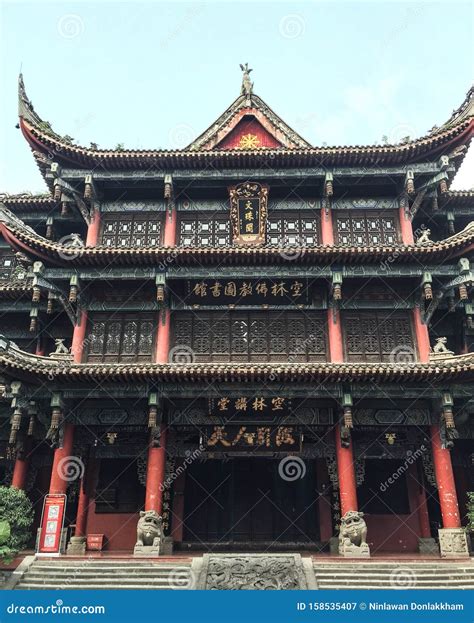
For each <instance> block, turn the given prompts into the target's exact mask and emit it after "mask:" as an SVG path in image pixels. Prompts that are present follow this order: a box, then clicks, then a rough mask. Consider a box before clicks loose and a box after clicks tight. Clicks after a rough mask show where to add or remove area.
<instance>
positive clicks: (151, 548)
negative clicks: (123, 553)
mask: <svg viewBox="0 0 474 623" xmlns="http://www.w3.org/2000/svg"><path fill="white" fill-rule="evenodd" d="M160 554H161V544H160V543H157V544H156V545H135V547H134V548H133V555H134V556H148V557H150V558H151V557H153V556H159V555H160Z"/></svg>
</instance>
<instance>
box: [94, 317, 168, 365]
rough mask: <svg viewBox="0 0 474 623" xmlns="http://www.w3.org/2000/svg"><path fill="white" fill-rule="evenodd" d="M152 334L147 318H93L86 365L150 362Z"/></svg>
mask: <svg viewBox="0 0 474 623" xmlns="http://www.w3.org/2000/svg"><path fill="white" fill-rule="evenodd" d="M155 334H156V320H155V317H154V316H153V315H151V314H138V313H136V314H113V313H112V314H95V315H94V316H93V317H92V318H91V322H90V325H89V331H88V335H87V338H86V349H85V351H86V353H85V354H86V361H88V362H91V363H94V362H101V363H107V362H132V363H133V362H140V361H151V359H152V355H153V346H154V342H155Z"/></svg>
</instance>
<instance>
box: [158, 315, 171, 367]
mask: <svg viewBox="0 0 474 623" xmlns="http://www.w3.org/2000/svg"><path fill="white" fill-rule="evenodd" d="M170 340H171V311H170V310H169V309H168V308H166V309H163V310H161V311H160V315H159V318H158V330H157V332H156V350H155V361H156V363H168V357H169V350H170Z"/></svg>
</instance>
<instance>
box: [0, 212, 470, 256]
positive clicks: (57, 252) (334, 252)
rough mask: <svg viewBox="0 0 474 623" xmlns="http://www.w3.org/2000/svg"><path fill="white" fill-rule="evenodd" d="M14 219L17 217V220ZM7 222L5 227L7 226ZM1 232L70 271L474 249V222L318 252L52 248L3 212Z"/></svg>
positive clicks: (448, 253)
mask: <svg viewBox="0 0 474 623" xmlns="http://www.w3.org/2000/svg"><path fill="white" fill-rule="evenodd" d="M12 216H13V215H12ZM2 221H3V222H2ZM0 231H1V232H2V234H3V236H4V238H5V239H6V240H7V242H8V243H9V244H11V246H13V247H16V248H17V249H19V250H20V251H23V252H26V253H30V254H33V255H36V256H38V257H40V258H41V259H43V260H44V259H49V260H50V261H52V262H53V263H56V264H63V265H64V264H68V265H101V266H103V265H110V264H115V265H116V264H120V265H159V264H160V263H165V265H166V264H168V263H169V261H170V258H172V262H173V264H174V265H195V264H206V265H207V264H208V265H215V264H219V265H234V264H238V265H248V264H286V263H292V264H318V263H321V262H324V263H329V262H342V261H344V262H346V263H358V262H380V261H381V260H384V259H387V258H392V259H391V262H394V263H401V262H410V261H413V260H415V259H417V260H420V261H432V262H435V261H440V260H446V259H449V258H452V257H457V256H459V255H462V254H466V253H469V252H471V251H472V250H473V249H474V221H473V222H471V223H470V224H469V225H468V226H467V227H465V228H464V229H463V230H462V231H461V232H459V233H456V234H454V235H453V236H451V237H450V238H446V239H445V240H442V241H440V242H435V243H433V244H429V245H391V246H389V245H384V246H365V247H354V246H349V245H348V246H342V245H325V246H316V247H275V246H268V245H267V246H262V247H241V246H233V247H222V248H221V247H218V248H207V247H142V248H125V249H124V248H111V247H103V246H97V247H85V246H71V244H69V245H68V244H60V243H59V242H52V241H51V240H47V239H46V238H43V237H42V236H40V235H38V234H37V233H36V232H34V231H33V230H32V229H31V228H30V227H26V226H24V227H23V226H22V225H21V221H20V219H18V218H14V219H12V220H9V217H8V214H7V215H6V216H5V211H3V214H2V211H1V210H0Z"/></svg>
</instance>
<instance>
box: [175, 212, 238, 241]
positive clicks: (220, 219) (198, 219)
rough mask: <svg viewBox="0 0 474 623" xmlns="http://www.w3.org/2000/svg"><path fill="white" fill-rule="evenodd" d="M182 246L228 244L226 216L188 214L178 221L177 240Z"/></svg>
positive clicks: (228, 225)
mask: <svg viewBox="0 0 474 623" xmlns="http://www.w3.org/2000/svg"><path fill="white" fill-rule="evenodd" d="M178 244H179V245H180V246H183V247H185V246H186V247H226V246H228V245H229V244H230V221H229V217H228V216H217V215H215V214H209V215H208V216H207V215H205V214H203V213H199V214H192V215H191V214H190V215H186V216H183V217H182V218H181V219H180V222H179V241H178Z"/></svg>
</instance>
